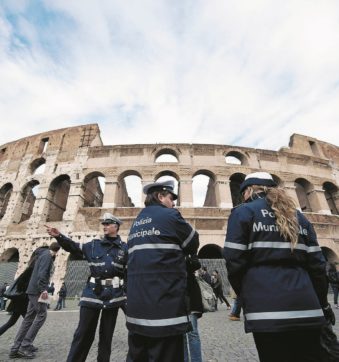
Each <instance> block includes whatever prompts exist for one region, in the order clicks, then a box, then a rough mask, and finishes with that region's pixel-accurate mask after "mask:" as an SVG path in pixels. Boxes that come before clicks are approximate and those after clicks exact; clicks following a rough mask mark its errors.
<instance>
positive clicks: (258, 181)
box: [240, 172, 277, 193]
mask: <svg viewBox="0 0 339 362" xmlns="http://www.w3.org/2000/svg"><path fill="white" fill-rule="evenodd" d="M252 185H261V186H268V187H276V186H277V183H276V182H275V181H274V180H273V177H272V176H271V175H270V174H269V173H268V172H253V173H250V174H248V175H247V176H246V177H245V180H244V182H243V183H242V184H241V185H240V193H242V192H243V191H244V190H245V188H246V187H248V186H252Z"/></svg>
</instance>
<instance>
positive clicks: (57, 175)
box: [0, 124, 339, 290]
mask: <svg viewBox="0 0 339 362" xmlns="http://www.w3.org/2000/svg"><path fill="white" fill-rule="evenodd" d="M164 155H165V156H166V155H167V156H171V157H172V158H173V159H174V161H175V162H173V160H171V162H170V161H168V160H165V161H161V157H162V156H164ZM338 164H339V148H338V147H337V146H335V145H330V144H328V143H325V142H322V141H319V140H317V139H314V138H310V137H307V136H302V135H298V134H294V135H292V136H291V139H290V144H289V147H283V148H281V149H280V150H279V151H271V150H261V149H253V148H247V147H235V146H230V145H210V144H205V145H204V144H145V145H142V144H140V145H111V146H104V145H103V144H102V142H101V138H100V130H99V127H98V125H96V124H89V125H84V126H78V127H71V128H65V129H59V130H53V131H49V132H44V133H41V134H38V135H34V136H30V137H26V138H24V139H20V140H17V141H13V142H10V143H7V144H5V145H2V146H0V260H8V259H9V258H11V256H12V255H13V253H18V254H19V268H18V272H20V271H21V270H23V268H24V267H25V265H26V263H27V261H28V259H29V257H30V255H31V253H32V251H33V250H34V249H36V248H37V247H38V246H41V245H43V244H49V243H50V242H51V239H50V238H49V237H48V235H47V234H46V232H45V227H44V225H45V224H46V223H48V224H49V225H51V226H55V227H57V228H59V229H60V230H61V231H62V232H63V233H65V234H68V235H70V236H71V237H72V238H73V239H74V240H77V241H80V242H85V241H86V240H88V239H90V238H92V237H94V236H97V235H99V234H100V233H101V226H100V222H99V218H100V216H101V215H102V214H103V213H104V212H107V211H108V212H112V213H113V214H115V215H117V216H118V217H120V218H121V219H122V220H123V221H124V224H123V225H122V227H121V229H120V234H121V236H122V238H123V239H125V240H126V238H127V235H128V231H129V228H130V226H131V224H132V221H133V219H134V218H135V216H136V215H137V213H138V212H139V211H140V207H141V203H140V204H139V205H134V203H133V197H132V195H131V190H130V189H129V188H128V185H127V179H128V178H129V177H130V176H135V177H136V178H137V179H138V180H139V187H138V192H139V193H141V187H142V186H143V185H145V184H147V183H150V182H153V181H155V180H157V179H158V178H159V177H161V176H171V177H173V178H174V179H175V180H176V184H177V188H178V195H179V197H178V202H177V206H178V208H179V209H180V211H181V213H182V214H183V216H184V217H185V218H186V219H187V220H188V221H189V222H190V223H191V224H192V225H193V226H194V227H195V228H196V229H197V230H198V232H199V234H200V240H201V248H200V252H199V253H200V256H201V257H202V258H206V257H207V258H208V257H213V256H214V255H220V250H221V248H222V247H223V244H224V238H225V231H226V224H227V218H228V216H229V214H230V210H231V208H232V207H233V206H235V205H237V204H238V203H239V202H240V200H241V197H240V194H239V185H240V183H241V182H242V181H243V180H244V177H245V175H246V174H248V173H250V172H254V171H259V170H265V171H268V172H270V173H271V174H272V175H273V177H274V179H275V180H276V182H277V183H278V184H279V185H280V186H282V187H284V188H285V189H286V190H287V192H288V193H289V194H290V195H291V196H292V197H293V198H294V199H295V201H296V203H297V205H299V207H300V209H302V210H303V211H304V212H305V214H306V216H307V217H308V218H309V219H310V221H312V223H313V224H314V226H315V229H316V232H317V234H318V238H319V242H320V244H321V246H322V247H323V248H324V250H326V251H327V252H328V256H329V257H330V258H331V259H337V258H338V256H339V237H338V235H339V233H338V232H339V216H338V210H339V192H338V185H339V174H338ZM201 175H204V176H205V177H207V178H208V182H207V184H206V190H205V196H204V200H205V201H204V203H203V205H200V206H199V207H198V206H195V204H194V197H195V191H194V180H195V178H196V177H197V176H201ZM132 191H133V192H134V191H136V189H135V190H132ZM139 196H140V199H141V200H142V199H143V196H142V195H139ZM68 257H69V255H68V254H67V253H65V252H61V253H60V255H58V257H57V260H56V263H55V273H54V277H53V278H54V282H55V284H56V288H57V290H58V287H59V285H60V283H61V281H62V280H63V278H64V276H65V272H66V267H67V262H68Z"/></svg>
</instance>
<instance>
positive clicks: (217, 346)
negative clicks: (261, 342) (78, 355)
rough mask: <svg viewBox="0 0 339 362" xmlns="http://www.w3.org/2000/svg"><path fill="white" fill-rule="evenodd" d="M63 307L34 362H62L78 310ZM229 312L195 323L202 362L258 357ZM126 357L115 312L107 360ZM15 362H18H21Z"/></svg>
mask: <svg viewBox="0 0 339 362" xmlns="http://www.w3.org/2000/svg"><path fill="white" fill-rule="evenodd" d="M67 303H68V304H67V308H66V309H64V310H62V311H53V305H52V309H50V310H49V312H48V317H47V320H46V323H45V324H44V326H43V327H42V329H41V330H40V332H39V334H38V336H37V338H36V340H35V343H34V345H35V346H37V347H38V348H39V351H38V352H37V354H36V356H37V357H36V358H35V359H34V361H39V362H63V361H66V358H67V354H68V351H69V347H70V343H71V341H72V337H73V333H74V331H75V328H76V326H77V323H78V319H79V310H78V308H77V306H76V303H75V302H73V301H67ZM228 313H229V311H228V310H226V307H225V305H221V306H219V310H218V311H217V312H213V313H206V314H204V316H203V317H202V318H201V319H200V320H199V330H200V335H201V339H202V351H203V360H204V362H257V361H259V360H258V355H257V352H256V349H255V345H254V342H253V337H252V335H251V334H245V332H244V326H243V322H242V321H241V322H234V321H230V320H229V319H228ZM335 313H336V317H337V321H338V322H337V324H336V326H335V331H336V333H337V335H338V336H339V309H336V310H335ZM8 317H9V316H8V315H7V313H6V312H0V325H2V324H3V323H4V322H5V321H6V320H7V319H8ZM20 323H21V319H20V320H19V321H18V323H17V324H16V325H15V326H14V327H12V328H11V329H9V330H8V331H7V332H6V333H5V334H3V335H2V336H1V337H0V362H6V361H14V360H12V359H9V358H8V352H9V349H10V346H11V344H12V343H13V339H14V337H15V334H16V331H17V329H18V327H19V326H20ZM97 343H98V335H97V336H96V339H95V341H94V343H93V346H92V348H91V351H90V353H89V355H88V358H87V361H88V362H95V361H96V354H97ZM126 354H127V330H126V327H125V318H124V314H123V312H122V311H120V312H119V316H118V321H117V326H116V330H115V333H114V336H113V343H112V355H111V361H114V362H124V361H125V358H126ZM23 360H24V359H19V360H18V361H23Z"/></svg>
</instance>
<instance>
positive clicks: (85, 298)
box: [80, 296, 126, 304]
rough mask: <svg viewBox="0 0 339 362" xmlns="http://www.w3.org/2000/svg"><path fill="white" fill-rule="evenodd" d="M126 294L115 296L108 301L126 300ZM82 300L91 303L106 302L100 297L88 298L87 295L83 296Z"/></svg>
mask: <svg viewBox="0 0 339 362" xmlns="http://www.w3.org/2000/svg"><path fill="white" fill-rule="evenodd" d="M125 299H126V296H123V297H118V298H113V299H111V300H109V301H108V303H114V302H121V301H122V300H125ZM80 302H90V303H97V304H104V302H103V301H102V300H100V299H96V298H87V297H81V298H80Z"/></svg>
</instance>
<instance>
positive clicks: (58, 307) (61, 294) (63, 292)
mask: <svg viewBox="0 0 339 362" xmlns="http://www.w3.org/2000/svg"><path fill="white" fill-rule="evenodd" d="M66 295H67V289H66V285H65V283H64V282H63V283H62V284H61V288H60V290H59V291H58V296H59V298H58V302H57V305H56V306H55V308H54V310H61V308H65V299H66Z"/></svg>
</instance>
